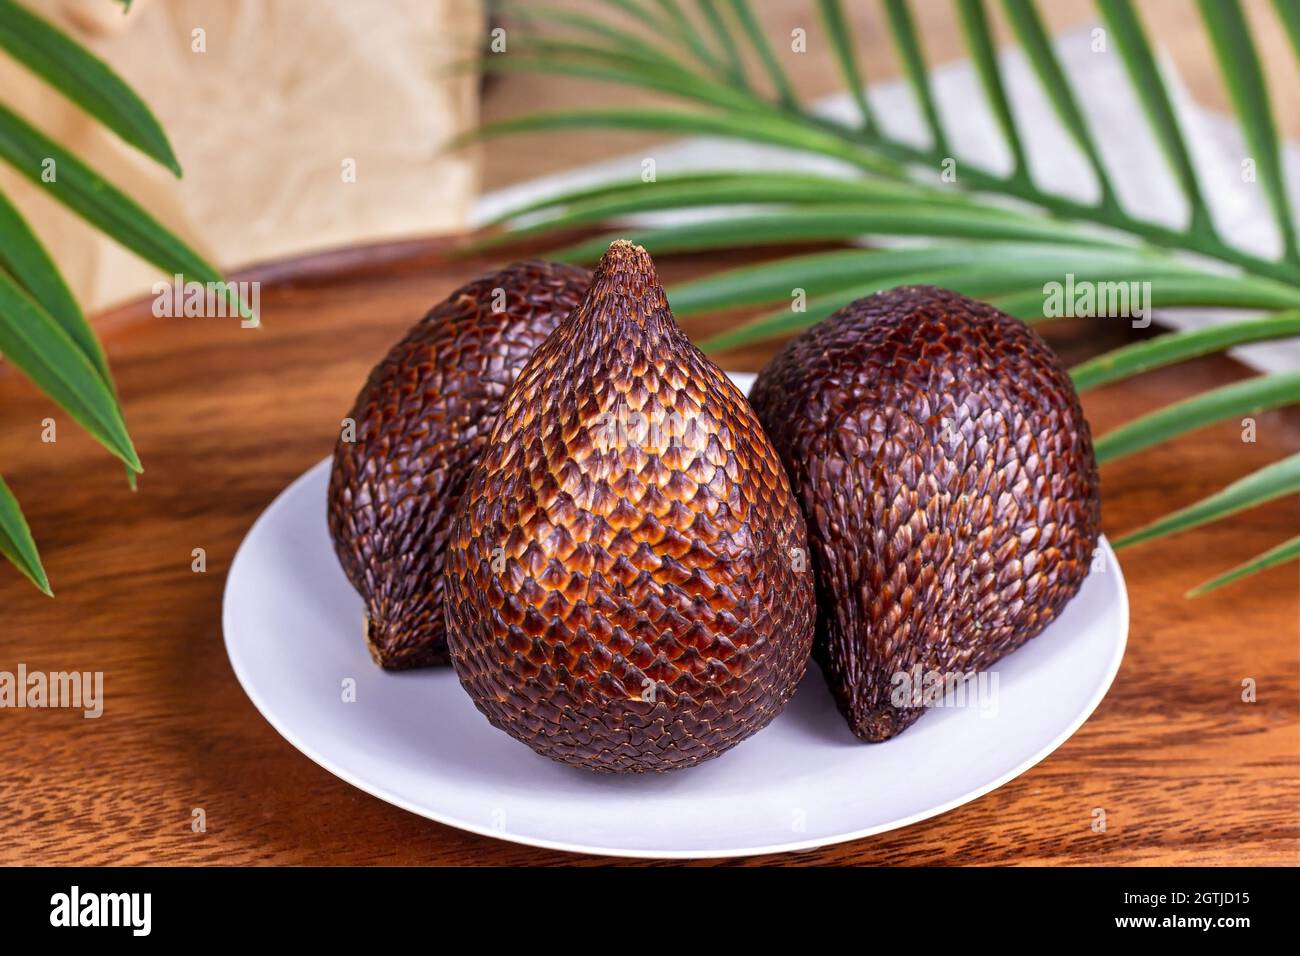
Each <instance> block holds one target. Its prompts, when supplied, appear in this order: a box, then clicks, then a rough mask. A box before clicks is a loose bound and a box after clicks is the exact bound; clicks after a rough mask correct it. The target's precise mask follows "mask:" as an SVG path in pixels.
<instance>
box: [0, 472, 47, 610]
mask: <svg viewBox="0 0 1300 956" xmlns="http://www.w3.org/2000/svg"><path fill="white" fill-rule="evenodd" d="M0 555H4V557H6V558H7V559H8V560H9V561H10V562H11V563H12V564H13V565H14V567H16V568H17V569H18V570H19V571H21V572H22V573H23V574H24V575H26V576H27V578H28V580H30V581H31V582H32V584H35V585H36V586H37V587H38V588H40V589H41V591H42V592H44V593H45V594H48V595H49V596H50V597H53V596H54V592H53V591H51V590H50V579H49V578H48V577H46V575H45V568H44V567H42V566H41V556H40V554H39V553H38V552H37V550H36V542H35V541H33V540H32V532H31V529H30V528H28V527H27V519H26V518H24V517H23V512H22V509H21V508H19V507H18V499H17V498H15V497H14V495H13V492H12V491H10V490H9V486H8V485H7V484H5V480H4V479H3V478H0Z"/></svg>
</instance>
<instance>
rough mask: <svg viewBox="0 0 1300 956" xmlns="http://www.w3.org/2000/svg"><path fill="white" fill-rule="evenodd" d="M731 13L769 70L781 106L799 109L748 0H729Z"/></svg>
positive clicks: (792, 89)
mask: <svg viewBox="0 0 1300 956" xmlns="http://www.w3.org/2000/svg"><path fill="white" fill-rule="evenodd" d="M729 2H730V4H731V12H732V13H733V14H735V17H736V20H737V21H738V22H739V23H740V25H741V27H742V28H743V29H744V31H745V35H746V36H747V37H748V38H749V43H750V46H752V47H753V48H754V51H755V52H756V53H757V54H758V57H759V59H760V60H762V61H763V66H764V67H765V68H766V69H767V75H768V76H769V77H770V78H771V80H772V86H773V87H774V88H775V89H776V94H777V97H778V98H779V99H780V101H781V104H782V105H783V106H785V107H786V108H787V109H797V108H798V106H799V102H798V100H797V98H796V97H795V95H794V88H793V87H792V86H790V81H789V80H788V79H786V76H785V71H784V70H782V69H781V64H780V62H779V61H778V60H777V58H776V54H774V53H773V52H772V46H771V44H769V43H768V42H767V36H766V35H765V34H764V33H763V29H762V28H761V27H760V26H759V25H758V20H756V19H755V18H754V12H753V10H751V9H750V7H749V3H748V0H729Z"/></svg>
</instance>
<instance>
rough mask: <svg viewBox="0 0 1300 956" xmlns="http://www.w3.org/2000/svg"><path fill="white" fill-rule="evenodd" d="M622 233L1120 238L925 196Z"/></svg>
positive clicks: (662, 249)
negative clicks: (1063, 229)
mask: <svg viewBox="0 0 1300 956" xmlns="http://www.w3.org/2000/svg"><path fill="white" fill-rule="evenodd" d="M624 232H625V233H626V234H625V235H623V234H621V235H622V238H628V239H632V240H633V241H634V242H637V243H639V244H641V245H643V246H645V247H646V248H648V249H650V250H651V251H652V252H654V253H656V254H664V253H670V252H696V251H699V250H701V249H720V248H721V249H725V248H735V247H737V246H761V245H770V244H786V243H791V242H827V241H832V240H843V239H850V238H853V237H855V236H863V235H868V234H876V235H891V236H949V237H962V238H968V239H1025V240H1030V239H1037V240H1040V241H1042V242H1064V243H1093V244H1095V245H1097V246H1099V247H1104V248H1116V247H1120V248H1122V247H1123V244H1122V243H1120V242H1118V241H1115V240H1110V239H1107V238H1105V237H1102V236H1100V235H1098V236H1095V237H1094V236H1090V235H1088V234H1087V233H1084V232H1082V231H1080V232H1077V233H1073V234H1071V233H1062V232H1061V231H1060V230H1059V229H1057V228H1056V227H1054V226H1052V225H1050V224H1045V223H1043V222H1042V221H1041V220H1037V219H1034V218H1032V217H1028V216H1021V215H1019V214H1017V213H1012V212H1007V211H1003V210H1000V209H992V208H978V207H966V206H954V207H952V208H944V207H940V206H935V205H932V204H929V203H905V202H904V203H877V204H870V203H860V204H855V205H849V204H847V203H842V204H839V205H836V206H834V207H831V208H820V207H806V206H805V207H798V206H796V207H791V208H790V209H787V210H784V211H782V212H780V213H775V214H770V215H762V214H756V215H749V216H737V217H734V218H727V219H710V220H706V221H703V222H692V223H687V224H685V225H681V226H671V227H666V228H663V229H633V230H625V231H624ZM616 238H619V236H604V237H601V238H599V239H592V240H588V241H586V242H580V243H577V244H576V245H572V246H568V247H566V248H564V249H560V250H557V251H556V252H554V253H552V255H554V257H555V258H557V259H559V260H560V261H561V262H589V261H595V260H596V259H599V258H600V254H601V253H602V252H603V251H604V250H605V248H606V247H607V246H608V245H609V243H610V241H611V240H612V239H616Z"/></svg>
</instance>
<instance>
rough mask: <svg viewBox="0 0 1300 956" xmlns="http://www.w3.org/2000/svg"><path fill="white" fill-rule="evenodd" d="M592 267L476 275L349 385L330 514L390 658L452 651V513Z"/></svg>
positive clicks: (369, 629)
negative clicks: (448, 605) (520, 380)
mask: <svg viewBox="0 0 1300 956" xmlns="http://www.w3.org/2000/svg"><path fill="white" fill-rule="evenodd" d="M590 281H591V274H590V273H589V272H587V271H586V270H585V269H577V268H574V267H572V266H564V265H556V264H553V263H548V262H536V261H534V262H519V263H515V264H514V265H511V266H508V267H506V268H505V269H502V270H500V271H499V272H494V273H490V274H488V275H485V276H483V277H481V278H479V279H476V280H475V281H473V282H471V283H469V284H468V285H465V286H463V287H461V288H459V289H457V290H456V291H455V292H453V293H452V294H451V296H450V297H449V298H448V299H447V300H446V301H444V302H441V303H439V304H438V305H436V306H434V308H433V309H432V310H431V311H430V312H429V314H428V315H426V316H425V317H424V318H423V319H422V320H421V321H420V322H419V323H418V324H417V325H416V326H415V327H414V328H412V329H411V330H410V331H409V332H408V333H407V334H406V337H405V338H403V339H402V340H401V341H400V342H398V343H397V344H396V345H395V346H393V348H392V349H391V350H390V351H389V353H388V354H387V355H386V356H384V359H383V361H381V362H380V363H379V364H378V365H376V366H375V368H374V370H373V371H372V372H371V373H370V378H369V380H368V381H367V382H366V384H365V387H363V388H362V389H361V394H360V395H358V396H357V400H356V403H355V405H354V406H353V408H352V411H351V412H350V413H349V415H348V419H346V420H345V421H344V427H343V428H342V429H341V433H340V438H339V442H338V444H337V446H336V447H335V450H334V467H333V471H332V472H331V474H330V487H329V527H330V535H331V536H332V537H333V539H334V548H335V551H336V552H337V554H338V558H339V561H340V562H341V563H342V565H343V570H344V571H345V572H346V574H347V576H348V580H350V581H351V582H352V586H353V587H355V588H356V589H357V592H358V593H359V594H360V595H361V598H362V600H363V601H364V602H365V606H366V621H365V627H364V634H365V640H366V644H367V646H368V647H369V648H370V652H371V654H372V656H373V657H374V659H375V660H376V661H377V662H378V663H379V664H381V665H383V666H384V667H388V668H394V669H397V668H409V667H424V666H428V665H432V664H446V663H447V641H446V634H445V626H444V619H443V592H442V583H443V578H442V555H443V547H444V545H445V543H446V540H447V526H448V524H449V523H450V521H451V516H452V513H453V511H454V509H455V506H456V502H457V501H458V500H459V498H460V496H461V494H462V492H463V491H464V489H465V482H466V479H467V478H468V477H469V473H470V470H471V469H472V467H473V465H474V463H475V461H476V460H477V459H478V457H479V454H480V453H481V452H482V449H483V446H484V444H485V442H486V440H487V435H488V432H489V431H490V430H491V429H492V424H493V422H494V421H495V420H496V416H497V412H498V411H499V409H500V407H501V399H502V397H503V396H504V395H505V392H506V389H507V388H509V387H510V384H511V383H512V382H513V381H514V379H515V376H516V375H518V374H519V370H520V369H521V368H523V365H524V363H525V362H526V361H527V360H528V357H529V356H530V355H532V353H533V350H534V349H535V348H537V346H538V345H540V344H541V343H542V341H543V340H545V338H546V336H547V335H548V334H550V332H551V331H552V330H553V329H554V328H555V327H556V326H557V325H559V323H560V321H561V320H562V319H563V318H564V317H565V316H567V315H568V314H569V312H570V311H572V310H573V308H574V307H575V306H576V305H577V304H578V303H579V302H580V301H581V299H582V295H583V293H585V292H586V291H587V287H588V285H589V284H590Z"/></svg>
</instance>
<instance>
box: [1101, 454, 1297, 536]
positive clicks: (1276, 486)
mask: <svg viewBox="0 0 1300 956" xmlns="http://www.w3.org/2000/svg"><path fill="white" fill-rule="evenodd" d="M1297 491H1300V454H1295V455H1291V456H1290V457H1289V458H1283V459H1282V460H1281V461H1279V462H1274V463H1273V464H1271V465H1268V466H1266V467H1264V468H1261V469H1260V470H1259V471H1257V472H1255V473H1254V474H1251V475H1248V476H1246V477H1245V478H1242V479H1241V480H1239V481H1234V482H1233V483H1232V484H1230V485H1228V487H1226V488H1224V489H1223V490H1222V491H1220V492H1218V493H1216V494H1213V495H1210V496H1209V497H1208V498H1202V499H1201V500H1200V501H1198V502H1196V503H1195V504H1191V505H1188V506H1187V507H1186V508H1182V509H1180V510H1178V511H1175V512H1174V513H1173V514H1169V515H1165V517H1163V518H1161V519H1160V520H1159V521H1154V522H1152V523H1151V524H1149V525H1147V526H1146V527H1144V528H1139V529H1138V530H1137V531H1134V532H1132V533H1130V534H1126V535H1124V537H1122V538H1120V539H1119V540H1118V541H1116V542H1115V547H1116V548H1127V547H1128V546H1129V545H1134V544H1139V543H1141V542H1143V541H1152V540H1154V539H1156V538H1163V537H1164V536H1165V535H1170V534H1173V533H1175V532H1177V531H1188V530H1190V529H1192V528H1196V527H1199V526H1201V525H1203V524H1208V523H1209V522H1211V521H1218V520H1219V519H1220V518H1226V517H1228V516H1229V515H1232V514H1236V513H1237V512H1238V511H1244V510H1246V509H1247V508H1253V507H1255V506H1256V505H1262V504H1264V503H1265V502H1268V501H1272V500H1274V499H1275V498H1280V497H1282V496H1283V495H1289V494H1293V493H1294V492H1297Z"/></svg>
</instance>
